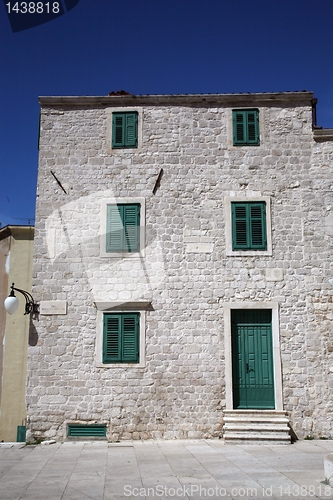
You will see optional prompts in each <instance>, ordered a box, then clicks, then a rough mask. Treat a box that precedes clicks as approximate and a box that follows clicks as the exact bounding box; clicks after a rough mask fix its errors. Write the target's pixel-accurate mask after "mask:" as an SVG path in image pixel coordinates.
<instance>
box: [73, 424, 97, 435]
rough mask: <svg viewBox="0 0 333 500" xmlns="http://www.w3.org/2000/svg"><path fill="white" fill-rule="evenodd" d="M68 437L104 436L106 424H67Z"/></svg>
mask: <svg viewBox="0 0 333 500" xmlns="http://www.w3.org/2000/svg"><path fill="white" fill-rule="evenodd" d="M67 435H68V437H106V425H100V424H96V425H94V424H91V425H84V424H68V432H67Z"/></svg>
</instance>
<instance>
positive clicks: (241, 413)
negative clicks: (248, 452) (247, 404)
mask: <svg viewBox="0 0 333 500" xmlns="http://www.w3.org/2000/svg"><path fill="white" fill-rule="evenodd" d="M288 423H289V420H288V418H287V416H286V413H285V412H283V411H271V410H268V411H267V410H227V411H225V412H224V428H223V433H224V441H225V442H226V443H235V444H240V443H243V444H245V443H256V444H257V443H266V444H267V443H275V444H289V443H290V442H291V439H290V432H289V425H288Z"/></svg>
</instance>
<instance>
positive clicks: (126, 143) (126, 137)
mask: <svg viewBox="0 0 333 500" xmlns="http://www.w3.org/2000/svg"><path fill="white" fill-rule="evenodd" d="M137 147H138V113H137V112H132V113H112V148H137Z"/></svg>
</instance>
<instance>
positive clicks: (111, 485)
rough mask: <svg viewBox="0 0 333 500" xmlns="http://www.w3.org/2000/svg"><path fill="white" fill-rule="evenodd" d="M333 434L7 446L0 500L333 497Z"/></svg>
mask: <svg viewBox="0 0 333 500" xmlns="http://www.w3.org/2000/svg"><path fill="white" fill-rule="evenodd" d="M332 452H333V441H321V440H319V441H300V442H297V443H295V444H293V445H289V446H288V445H281V446H279V445H270V446H269V445H229V444H228V445H225V444H224V443H223V441H219V440H196V441H194V440H193V441H192V440H191V441H143V442H141V441H129V442H122V443H107V442H100V441H99V442H88V441H87V442H71V443H63V444H61V443H55V444H51V445H49V446H26V447H19V446H0V500H120V499H126V498H129V499H136V498H137V499H142V498H143V499H153V498H159V499H162V500H164V499H170V498H180V499H191V500H198V499H206V498H208V499H209V498H211V499H213V500H214V499H216V500H217V499H241V498H260V499H266V498H267V499H268V498H271V499H279V500H282V499H283V500H284V499H290V500H298V499H316V498H317V499H318V498H319V499H332V500H333V488H330V487H329V486H328V485H326V484H325V482H324V479H325V476H324V457H325V456H326V455H328V454H329V453H332Z"/></svg>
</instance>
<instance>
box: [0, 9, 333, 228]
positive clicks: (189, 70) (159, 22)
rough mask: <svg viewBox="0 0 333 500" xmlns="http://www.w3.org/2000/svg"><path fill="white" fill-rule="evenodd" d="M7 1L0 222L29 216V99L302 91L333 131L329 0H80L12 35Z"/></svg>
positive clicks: (33, 174)
mask: <svg viewBox="0 0 333 500" xmlns="http://www.w3.org/2000/svg"><path fill="white" fill-rule="evenodd" d="M7 1H9V0H4V2H3V6H0V51H1V52H0V54H1V55H0V168H1V195H0V227H3V226H6V225H7V224H19V225H20V224H24V225H26V224H29V223H30V224H33V223H34V214H35V200H36V184H37V171H38V149H37V140H38V118H39V104H38V96H46V95H67V96H68V95H107V94H108V93H109V92H111V91H117V90H126V91H128V92H130V93H132V94H182V93H184V94H196V93H198V94H200V93H221V94H223V93H232V92H234V93H238V92H280V91H288V90H289V91H295V90H298V91H301V90H308V91H313V92H314V94H315V97H317V98H318V105H317V122H318V125H321V126H323V127H324V128H333V0H265V1H263V0H251V1H249V0H126V2H125V1H119V0H118V1H115V0H79V1H78V3H77V4H76V6H75V7H73V8H72V9H71V10H68V11H67V12H66V13H65V14H64V15H62V16H60V17H58V18H57V19H54V20H52V21H50V22H47V23H45V24H42V25H39V26H36V27H33V28H30V29H26V30H23V31H18V32H13V31H12V28H11V24H10V22H9V19H8V16H7V10H6V9H7V7H6V6H5V4H6V2H7ZM59 1H60V2H62V4H63V5H65V7H66V4H64V1H66V0H59ZM13 3H14V2H12V4H13ZM65 10H66V9H65Z"/></svg>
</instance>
